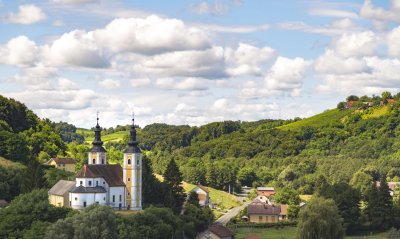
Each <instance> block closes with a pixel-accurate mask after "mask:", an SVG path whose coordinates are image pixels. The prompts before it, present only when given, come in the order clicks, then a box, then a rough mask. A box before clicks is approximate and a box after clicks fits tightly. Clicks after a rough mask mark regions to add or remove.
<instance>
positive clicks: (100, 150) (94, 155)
mask: <svg viewBox="0 0 400 239" xmlns="http://www.w3.org/2000/svg"><path fill="white" fill-rule="evenodd" d="M92 145H93V146H92V148H91V149H90V150H89V154H88V164H107V152H106V150H105V149H104V147H103V141H101V127H100V125H99V115H97V124H96V127H95V129H94V140H93V142H92Z"/></svg>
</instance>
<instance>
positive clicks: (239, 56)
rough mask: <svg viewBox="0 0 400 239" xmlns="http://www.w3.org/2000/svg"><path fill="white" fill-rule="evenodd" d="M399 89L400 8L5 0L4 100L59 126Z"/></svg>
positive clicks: (306, 1)
mask: <svg viewBox="0 0 400 239" xmlns="http://www.w3.org/2000/svg"><path fill="white" fill-rule="evenodd" d="M399 88H400V0H379V1H378V0H375V1H373V0H351V1H350V0H327V1H322V0H285V1H276V0H208V1H202V0H199V1H197V0H187V1H165V0H158V1H156V0H146V1H136V0H130V1H128V0H127V1H123V0H43V1H27V0H15V1H11V0H0V94H1V95H3V96H6V97H11V98H14V99H16V100H19V101H21V102H23V103H24V104H26V105H27V106H28V107H29V108H31V109H32V110H33V111H34V112H35V113H36V114H38V115H39V116H40V117H41V118H49V119H50V120H52V121H55V122H59V121H64V122H68V123H72V124H74V125H76V126H78V127H85V128H90V127H93V126H94V125H95V123H96V114H97V112H99V117H100V124H101V126H103V127H112V126H116V125H126V124H129V123H130V122H131V117H132V113H133V112H134V114H135V122H136V123H137V124H139V125H140V126H145V125H148V124H151V123H167V124H174V125H181V124H189V125H203V124H206V123H209V122H214V121H223V120H241V121H256V120H260V119H290V118H294V117H308V116H311V115H314V114H317V113H320V112H323V111H324V110H326V109H330V108H334V107H336V105H337V103H338V102H340V101H343V100H344V99H345V98H346V96H348V95H351V94H355V95H360V96H361V95H373V94H375V95H379V94H380V93H381V92H382V91H390V92H392V93H393V94H395V93H397V92H398V91H400V89H399Z"/></svg>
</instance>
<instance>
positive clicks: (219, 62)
mask: <svg viewBox="0 0 400 239" xmlns="http://www.w3.org/2000/svg"><path fill="white" fill-rule="evenodd" d="M131 70H133V71H136V72H141V73H142V74H144V75H148V74H152V75H157V76H182V77H204V78H220V77H225V76H226V73H225V58H224V49H223V48H222V47H213V48H210V49H206V50H203V51H199V50H196V51H194V50H191V51H174V52H168V53H164V54H160V55H155V56H152V57H149V58H146V59H145V60H144V61H143V62H141V63H139V64H136V65H135V66H133V69H131Z"/></svg>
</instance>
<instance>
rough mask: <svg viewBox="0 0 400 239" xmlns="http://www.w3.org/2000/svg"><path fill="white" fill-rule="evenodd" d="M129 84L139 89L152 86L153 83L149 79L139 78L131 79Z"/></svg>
mask: <svg viewBox="0 0 400 239" xmlns="http://www.w3.org/2000/svg"><path fill="white" fill-rule="evenodd" d="M129 83H130V84H131V86H132V87H134V88H138V87H144V86H148V85H150V84H151V81H150V79H149V78H137V79H131V80H130V81H129Z"/></svg>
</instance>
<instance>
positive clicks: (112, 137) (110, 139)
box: [85, 131, 129, 143]
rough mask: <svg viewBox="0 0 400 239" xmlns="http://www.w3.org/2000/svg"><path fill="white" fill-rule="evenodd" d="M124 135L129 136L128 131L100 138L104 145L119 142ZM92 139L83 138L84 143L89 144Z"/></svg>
mask: <svg viewBox="0 0 400 239" xmlns="http://www.w3.org/2000/svg"><path fill="white" fill-rule="evenodd" d="M126 135H129V131H118V132H115V133H112V134H106V135H102V136H101V140H102V141H103V142H104V143H107V142H116V141H121V140H122V139H123V138H124V137H125V136H126ZM93 139H94V136H91V137H87V138H85V141H86V142H88V143H91V142H92V141H93Z"/></svg>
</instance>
